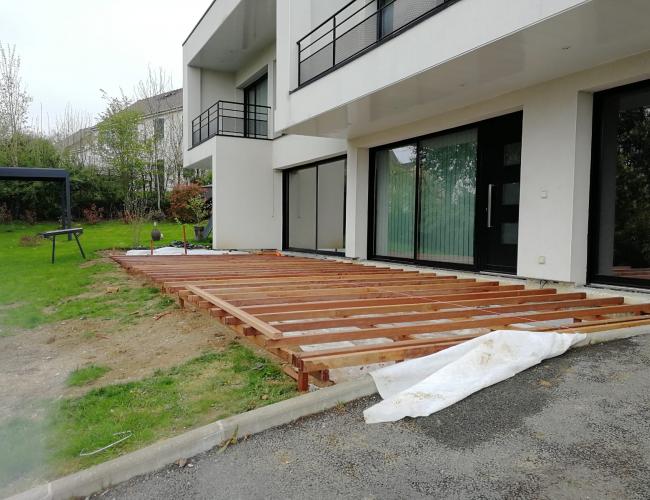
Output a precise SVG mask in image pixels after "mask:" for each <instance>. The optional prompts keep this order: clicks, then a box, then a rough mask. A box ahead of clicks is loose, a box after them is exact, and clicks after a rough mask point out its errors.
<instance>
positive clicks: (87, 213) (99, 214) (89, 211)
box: [83, 203, 104, 226]
mask: <svg viewBox="0 0 650 500" xmlns="http://www.w3.org/2000/svg"><path fill="white" fill-rule="evenodd" d="M83 214H84V219H85V220H86V222H87V223H88V224H90V225H92V226H94V225H95V224H97V223H98V222H99V221H101V220H102V219H103V218H104V209H103V208H97V205H95V204H94V203H93V204H92V205H90V207H88V208H84V209H83Z"/></svg>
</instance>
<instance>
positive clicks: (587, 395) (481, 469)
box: [102, 335, 650, 499]
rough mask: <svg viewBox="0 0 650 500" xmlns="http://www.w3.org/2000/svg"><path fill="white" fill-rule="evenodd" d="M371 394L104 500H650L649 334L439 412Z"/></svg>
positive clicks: (579, 355)
mask: <svg viewBox="0 0 650 500" xmlns="http://www.w3.org/2000/svg"><path fill="white" fill-rule="evenodd" d="M376 400H377V399H376V398H368V399H365V400H361V401H357V402H355V403H353V404H349V405H347V406H346V407H345V408H340V409H336V410H332V411H330V412H328V413H325V414H322V415H319V416H315V417H311V418H308V419H304V420H302V421H300V422H298V423H295V424H292V425H289V426H286V427H283V428H279V429H275V430H270V431H267V432H265V433H262V434H259V435H257V436H254V437H252V438H250V439H248V440H247V441H244V442H240V444H238V445H236V446H233V447H231V448H229V449H227V450H226V451H225V452H224V453H221V454H219V453H217V452H216V451H214V452H209V453H206V454H204V455H201V456H198V457H195V458H194V459H193V460H192V462H193V465H194V466H193V467H192V468H187V467H186V468H184V469H180V468H179V467H178V466H171V467H169V468H167V469H164V470H162V471H159V472H157V473H155V474H150V475H146V476H143V477H140V478H136V479H134V480H132V481H130V482H128V483H125V484H122V485H120V486H118V487H117V488H115V489H113V490H109V491H107V492H104V493H103V496H102V498H129V499H161V498H174V499H178V498H201V499H203V498H205V499H208V498H228V499H233V498H260V499H262V498H263V499H267V498H281V499H288V498H310V499H321V498H323V499H325V498H391V499H393V498H394V499H403V498H424V497H434V498H445V499H447V498H553V499H556V498H616V499H622V498H650V418H649V417H650V335H647V336H644V337H638V338H636V339H632V340H625V341H619V342H615V343H610V344H607V345H602V346H597V347H590V348H586V349H579V350H577V351H573V352H570V353H568V354H566V355H565V356H562V357H560V358H556V359H553V360H550V361H548V362H546V363H543V364H542V365H540V366H537V367H535V368H532V369H530V370H528V371H526V372H525V373H523V374H520V375H517V376H516V377H515V378H513V379H510V380H508V381H505V382H502V383H501V384H498V385H496V386H493V387H490V388H488V389H486V390H484V391H482V392H480V393H478V394H475V395H473V396H472V397H470V398H468V399H466V400H464V401H462V402H460V403H458V404H457V405H455V406H452V407H451V408H448V409H446V410H444V411H442V412H439V413H438V414H435V415H433V416H431V417H428V418H419V419H415V420H413V419H408V420H405V421H402V422H399V423H397V424H380V425H373V426H369V425H366V424H365V423H364V422H363V418H362V415H361V412H362V411H363V409H364V408H366V407H368V406H369V405H371V404H372V403H373V402H375V401H376Z"/></svg>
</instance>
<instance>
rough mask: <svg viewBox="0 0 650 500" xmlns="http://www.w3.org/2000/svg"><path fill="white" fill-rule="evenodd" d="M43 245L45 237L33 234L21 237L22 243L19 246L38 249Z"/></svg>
mask: <svg viewBox="0 0 650 500" xmlns="http://www.w3.org/2000/svg"><path fill="white" fill-rule="evenodd" d="M41 243H43V237H42V236H38V235H36V236H34V235H31V234H24V235H22V236H21V237H20V241H19V242H18V244H19V245H20V246H21V247H37V246H39V245H40V244H41Z"/></svg>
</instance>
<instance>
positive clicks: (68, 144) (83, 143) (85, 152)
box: [56, 126, 102, 168]
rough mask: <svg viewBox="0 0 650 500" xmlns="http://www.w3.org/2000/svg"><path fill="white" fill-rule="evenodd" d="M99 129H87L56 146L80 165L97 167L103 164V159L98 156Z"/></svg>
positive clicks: (94, 127)
mask: <svg viewBox="0 0 650 500" xmlns="http://www.w3.org/2000/svg"><path fill="white" fill-rule="evenodd" d="M96 141H97V127H96V126H92V127H86V128H82V129H80V130H77V131H76V132H75V133H73V134H70V135H68V136H67V137H64V138H63V139H62V140H60V141H58V142H57V143H56V145H57V146H58V147H59V148H60V149H61V150H62V151H66V152H67V153H68V154H69V155H71V156H72V157H73V158H75V159H76V161H77V163H78V164H79V165H83V166H85V167H97V168H99V167H100V165H101V164H102V159H101V158H100V156H99V155H98V154H97V147H96Z"/></svg>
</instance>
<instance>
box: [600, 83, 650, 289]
mask: <svg viewBox="0 0 650 500" xmlns="http://www.w3.org/2000/svg"><path fill="white" fill-rule="evenodd" d="M594 140H595V141H596V147H595V148H594V149H595V151H596V155H595V157H594V169H593V180H594V186H593V187H594V189H593V190H592V192H593V193H594V195H595V196H594V197H593V198H592V211H591V232H590V236H591V240H592V241H591V244H592V246H591V258H590V261H591V262H590V275H591V280H592V281H594V282H602V283H611V284H622V285H632V286H640V287H650V81H646V82H643V83H640V84H636V85H632V86H628V87H622V88H618V89H614V90H610V91H607V92H603V93H600V94H597V95H596V97H595V127H594ZM594 198H595V199H594Z"/></svg>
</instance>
